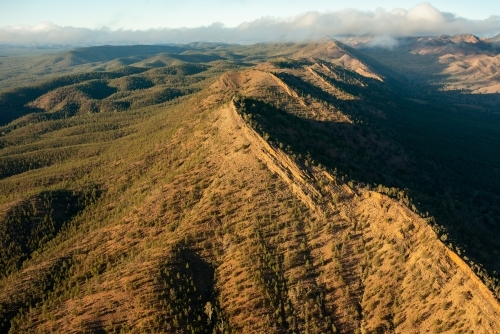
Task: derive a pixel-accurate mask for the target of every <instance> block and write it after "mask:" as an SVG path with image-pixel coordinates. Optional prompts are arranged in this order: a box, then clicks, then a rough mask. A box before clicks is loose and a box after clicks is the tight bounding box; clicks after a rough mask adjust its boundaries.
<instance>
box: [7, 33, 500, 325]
mask: <svg viewBox="0 0 500 334" xmlns="http://www.w3.org/2000/svg"><path fill="white" fill-rule="evenodd" d="M498 42H499V41H498V36H497V37H496V38H492V39H481V38H478V37H476V36H473V35H459V36H439V37H405V38H383V39H381V38H373V37H351V38H343V39H339V40H335V39H326V40H323V41H319V42H310V43H275V44H272V43H262V44H255V45H229V44H222V43H201V42H200V43H191V44H186V45H151V46H147V45H141V46H95V47H88V48H79V49H72V50H67V51H61V52H58V53H55V54H43V55H33V56H25V57H17V56H5V57H2V58H0V73H1V75H0V124H1V126H0V236H1V237H0V332H4V333H25V332H26V333H31V332H34V333H52V332H61V333H107V332H110V333H129V332H130V333H143V332H144V333H187V332H191V333H240V332H243V333H246V332H248V333H257V332H263V333H264V332H265V333H274V332H276V333H422V332H436V333H437V332H447V333H471V332H472V333H496V332H500V321H499V319H500V304H499V299H500V275H499V273H500V260H499V259H500V241H499V240H500V239H499V238H498V235H499V234H500V192H499V189H500V135H499V134H500V109H499V105H500V77H499V75H498V73H500V72H499V70H500V46H499V44H498Z"/></svg>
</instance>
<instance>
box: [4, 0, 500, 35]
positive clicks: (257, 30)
mask: <svg viewBox="0 0 500 334" xmlns="http://www.w3.org/2000/svg"><path fill="white" fill-rule="evenodd" d="M462 33H470V34H475V35H479V36H494V35H496V34H498V33H500V16H490V17H489V18H488V19H485V20H469V19H466V18H462V17H457V16H455V15H454V14H451V13H446V12H440V11H439V10H438V9H436V8H435V7H433V6H432V5H431V4H429V3H427V2H424V3H421V4H418V5H416V6H415V7H413V8H411V9H410V10H404V9H396V10H392V11H385V10H382V9H378V10H376V11H359V10H354V9H345V10H341V11H335V12H326V13H318V12H308V13H304V14H301V15H298V16H295V17H290V18H285V19H277V18H271V17H267V18H261V19H259V20H255V21H252V22H245V23H242V24H240V25H239V26H237V27H235V28H226V27H224V26H223V25H222V24H220V23H214V24H212V25H210V26H205V27H199V28H179V29H167V28H165V29H150V30H110V29H108V28H102V29H88V28H75V27H61V26H58V25H55V24H53V23H50V22H45V23H41V24H38V25H36V26H20V27H11V26H9V27H4V28H0V43H2V44H24V45H36V44H70V45H102V44H155V43H187V42H192V41H206V42H226V43H256V42H271V41H304V40H315V39H321V38H324V37H327V36H330V37H336V36H346V35H347V36H364V35H370V36H380V38H379V40H378V42H379V43H381V44H389V45H390V44H391V43H393V39H392V37H397V36H432V35H442V34H448V35H454V34H462Z"/></svg>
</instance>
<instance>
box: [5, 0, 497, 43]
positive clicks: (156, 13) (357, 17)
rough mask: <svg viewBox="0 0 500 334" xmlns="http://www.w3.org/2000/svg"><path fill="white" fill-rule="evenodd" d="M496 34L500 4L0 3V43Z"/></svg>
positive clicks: (279, 0) (261, 0)
mask: <svg viewBox="0 0 500 334" xmlns="http://www.w3.org/2000/svg"><path fill="white" fill-rule="evenodd" d="M456 33H472V34H475V35H479V36H481V37H492V36H494V35H497V34H499V33H500V1H498V0H496V1H492V0H476V1H457V0H454V1H450V0H434V1H432V2H431V3H429V2H418V0H417V1H415V0H414V1H406V0H398V1H392V0H379V1H360V0H350V1H332V0H330V1H319V0H306V1H304V0H302V1H295V0H274V1H273V0H204V1H201V0H183V1H179V0H175V1H171V0H141V1H133V0H119V1H117V0H86V1H80V0H0V43H10V44H23V43H26V44H30V43H31V44H43V43H55V44H57V43H60V44H94V45H95V44H129V43H144V44H146V43H169V42H190V41H217V42H233V43H253V42H266V41H299V40H310V39H318V38H323V37H326V36H330V37H332V36H340V35H380V36H402V35H413V36H414V35H440V34H450V35H453V34H456Z"/></svg>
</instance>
